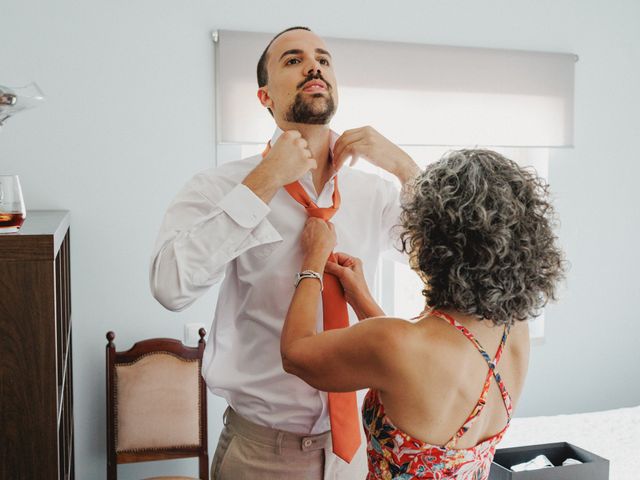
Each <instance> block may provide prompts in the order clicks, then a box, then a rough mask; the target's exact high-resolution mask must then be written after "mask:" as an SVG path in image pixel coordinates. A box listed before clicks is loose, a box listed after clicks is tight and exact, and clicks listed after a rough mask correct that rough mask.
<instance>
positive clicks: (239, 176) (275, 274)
mask: <svg viewBox="0 0 640 480" xmlns="http://www.w3.org/2000/svg"><path fill="white" fill-rule="evenodd" d="M281 133H282V132H281V131H280V130H276V133H275V134H274V137H273V138H272V140H271V143H272V144H274V143H275V142H276V140H277V138H278V136H279V135H280V134H281ZM336 138H337V135H336V134H335V133H332V141H331V148H332V149H333V145H334V143H335V140H336ZM260 161H261V156H260V155H256V156H253V157H249V158H246V159H243V160H239V161H236V162H231V163H227V164H224V165H222V166H220V167H218V168H212V169H209V170H205V171H204V172H201V173H199V174H197V175H195V176H194V177H193V178H192V179H191V180H190V181H189V182H188V183H187V184H186V185H185V186H184V188H183V189H182V190H181V191H180V192H179V193H178V195H177V196H176V197H175V199H174V200H173V202H172V203H171V205H170V206H169V208H168V210H167V213H166V215H165V217H164V220H163V223H162V227H161V229H160V233H159V235H158V238H157V241H156V245H155V249H154V254H153V258H152V263H151V271H150V282H151V290H152V292H153V295H154V297H155V298H156V299H157V300H158V301H159V302H160V303H161V304H162V305H164V306H165V307H166V308H168V309H169V310H175V311H178V310H182V309H184V308H186V307H188V306H189V305H190V304H191V303H193V302H194V301H195V300H196V299H197V298H198V297H199V296H200V295H202V294H203V293H205V292H206V291H207V290H208V289H209V288H210V287H211V286H212V285H214V284H215V283H217V282H220V281H221V280H222V285H221V287H220V292H219V297H218V302H217V306H216V310H215V314H214V317H213V323H212V325H211V329H210V333H209V339H208V342H207V346H206V349H205V353H204V360H203V367H202V372H203V376H204V378H205V380H206V382H207V385H208V386H209V388H210V389H211V391H212V392H213V393H214V394H216V395H219V396H222V397H224V398H225V399H226V400H227V402H228V403H229V405H230V406H231V407H232V408H233V409H234V410H235V411H236V412H238V413H239V414H240V415H242V416H243V417H245V418H247V419H248V420H250V421H252V422H254V423H256V424H259V425H264V426H267V427H271V428H277V429H280V430H286V431H290V432H295V433H301V434H317V433H321V432H325V431H327V430H329V428H330V425H329V412H328V408H327V395H326V393H324V392H319V391H318V390H316V389H314V388H312V387H310V386H309V385H307V384H306V383H305V382H304V381H302V380H300V379H299V378H297V377H295V376H293V375H290V374H288V373H285V371H284V370H283V369H282V360H281V357H280V333H281V330H282V324H283V322H284V318H285V316H286V313H287V310H288V308H289V303H290V302H291V298H292V297H293V293H294V285H293V284H294V280H295V274H296V273H297V272H299V271H300V267H301V266H302V259H303V254H302V249H301V245H300V237H301V233H302V230H303V227H304V224H305V222H306V220H307V213H306V212H305V209H304V208H303V207H302V206H301V205H300V204H299V203H298V202H296V201H295V200H294V199H293V198H291V197H290V196H289V194H288V193H287V192H286V190H285V189H284V188H282V189H280V190H279V191H278V192H277V193H276V195H275V196H274V197H273V199H272V200H271V202H270V203H269V205H267V204H265V203H264V202H263V201H262V200H261V199H260V198H258V197H257V196H256V195H255V194H254V193H253V192H252V191H251V190H250V189H249V188H248V187H246V186H245V185H243V184H242V183H241V182H242V180H244V178H245V177H246V176H247V175H248V174H249V172H250V171H251V170H252V169H253V168H254V167H255V166H256V165H257V164H258V163H259V162H260ZM300 182H301V183H302V185H303V186H304V188H305V189H306V191H307V192H308V193H309V195H310V197H311V199H312V200H313V201H314V202H315V203H316V204H317V205H318V206H319V207H330V206H331V205H332V194H333V189H334V182H335V179H334V177H332V178H331V180H330V181H329V182H327V183H326V185H325V186H324V189H323V190H322V192H320V194H318V193H316V191H315V188H314V186H313V182H312V178H311V173H310V172H307V173H306V174H305V175H304V176H303V177H302V178H301V179H300ZM338 188H339V190H340V195H341V197H342V203H341V205H340V208H339V210H338V212H337V213H336V214H335V216H334V217H333V218H332V219H331V222H332V223H333V224H334V225H335V230H336V234H337V247H336V249H335V251H337V252H346V253H348V254H351V255H354V256H357V257H360V258H361V259H362V261H363V264H364V272H365V276H366V279H367V282H368V283H369V285H372V284H373V281H374V275H375V269H376V266H377V262H378V258H379V254H380V253H381V252H382V251H383V250H387V249H389V248H391V247H392V243H393V241H392V237H391V233H390V231H391V228H392V227H393V226H394V225H395V224H397V223H398V218H399V213H400V207H399V192H398V189H397V187H396V186H395V185H394V184H393V183H392V182H390V181H388V180H384V179H382V178H380V177H378V176H376V175H373V174H370V173H365V172H362V171H360V170H356V169H353V168H350V167H348V166H345V167H343V168H342V169H341V170H340V172H339V173H338ZM349 320H350V322H351V323H352V324H353V323H356V322H357V321H358V320H357V317H356V316H355V314H354V312H353V311H352V310H351V308H349ZM318 328H319V329H322V309H321V305H319V306H318Z"/></svg>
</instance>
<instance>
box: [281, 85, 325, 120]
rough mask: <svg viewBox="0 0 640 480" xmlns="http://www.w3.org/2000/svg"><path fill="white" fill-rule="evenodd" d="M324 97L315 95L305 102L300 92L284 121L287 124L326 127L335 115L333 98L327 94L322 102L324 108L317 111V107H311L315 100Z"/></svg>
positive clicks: (318, 94)
mask: <svg viewBox="0 0 640 480" xmlns="http://www.w3.org/2000/svg"><path fill="white" fill-rule="evenodd" d="M319 97H325V96H324V95H323V94H321V93H316V94H313V95H312V96H311V98H310V99H308V100H305V99H304V97H303V94H302V92H298V94H297V95H296V98H295V99H294V101H293V104H292V105H291V107H290V108H289V111H288V112H287V114H286V117H285V119H286V120H287V121H288V122H294V123H304V124H308V125H326V124H327V123H329V121H330V120H331V118H332V117H333V114H334V113H336V104H335V102H334V101H333V96H332V95H331V94H330V93H327V96H326V97H325V102H324V108H322V109H321V110H318V109H317V107H315V108H314V107H313V106H312V104H313V103H315V102H316V101H317V100H316V99H317V98H319Z"/></svg>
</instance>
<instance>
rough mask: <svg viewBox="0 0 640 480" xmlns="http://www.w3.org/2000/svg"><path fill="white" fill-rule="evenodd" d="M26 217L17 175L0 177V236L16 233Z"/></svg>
mask: <svg viewBox="0 0 640 480" xmlns="http://www.w3.org/2000/svg"><path fill="white" fill-rule="evenodd" d="M26 216H27V211H26V209H25V208H24V200H23V198H22V189H21V188H20V179H19V178H18V176H17V175H0V234H2V233H15V232H17V231H18V230H19V229H20V227H21V226H22V224H23V223H24V219H25V217H26Z"/></svg>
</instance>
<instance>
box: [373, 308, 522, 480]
mask: <svg viewBox="0 0 640 480" xmlns="http://www.w3.org/2000/svg"><path fill="white" fill-rule="evenodd" d="M449 313H450V314H453V315H447V314H446V313H441V312H436V311H434V312H433V313H432V314H431V315H427V316H425V317H423V318H422V319H421V320H420V321H419V322H417V323H415V324H413V325H411V326H410V327H408V328H405V329H404V330H405V331H404V332H403V333H402V335H401V338H403V339H404V341H403V348H402V349H396V350H397V351H401V352H402V353H401V356H400V357H399V358H396V359H394V360H393V361H394V364H395V366H396V367H395V368H396V371H397V372H398V375H396V376H395V377H394V380H393V382H392V383H391V384H390V385H389V386H388V388H384V389H383V391H380V392H377V391H372V392H370V393H369V395H368V397H367V400H366V402H365V406H364V409H363V413H364V422H365V429H366V430H367V434H368V436H369V437H372V436H373V437H378V438H376V439H375V440H374V444H375V446H376V447H377V448H378V449H380V450H382V449H384V448H385V445H384V444H385V438H386V447H387V449H388V450H389V452H387V454H386V455H385V454H384V452H382V451H380V452H377V453H379V454H380V455H379V459H378V460H380V461H381V462H382V463H383V464H385V465H383V466H382V469H383V470H384V469H385V468H391V469H393V468H402V467H401V465H395V467H393V466H391V467H389V465H388V463H389V459H388V457H389V455H390V453H391V452H395V455H396V461H397V462H400V463H401V462H402V460H401V459H400V457H402V455H400V453H399V452H401V451H406V452H416V451H421V452H423V453H424V455H423V457H425V458H429V459H431V460H430V461H432V462H433V465H432V466H433V467H434V468H435V469H439V468H444V465H445V464H447V465H448V468H456V467H457V464H459V465H463V464H464V465H465V466H466V467H467V468H474V467H473V464H474V463H475V464H480V463H483V462H484V463H487V461H488V462H489V463H490V461H491V460H490V457H492V456H493V450H494V448H495V443H497V441H499V440H500V438H501V434H502V433H503V431H504V429H505V427H506V426H507V423H508V417H509V415H510V414H511V408H512V403H514V402H516V401H517V399H518V398H519V396H520V393H521V390H522V386H523V383H524V378H525V375H526V369H527V363H528V355H529V336H528V328H527V325H526V323H523V322H517V323H516V324H515V325H514V326H513V327H512V328H511V329H510V330H511V331H510V332H509V334H508V335H507V336H504V333H505V332H506V330H505V329H504V327H497V326H494V325H493V323H489V322H480V321H478V320H476V319H474V318H471V317H464V316H461V315H458V314H456V313H455V312H449ZM465 333H466V335H465ZM503 337H504V338H503ZM397 338H399V337H397V336H396V339H397ZM502 343H503V346H502V347H501V346H500V345H501V344H502ZM483 347H484V350H485V354H483V353H481V352H482V350H483ZM500 350H502V352H500ZM497 352H500V358H498V361H497V362H496V363H497V366H496V367H495V369H494V370H495V372H496V373H498V375H496V376H494V374H493V373H490V372H489V363H488V362H489V361H492V360H495V356H496V353H497ZM485 357H486V358H485ZM498 381H500V383H501V384H502V386H501V387H502V389H503V390H501V388H500V387H499V384H498ZM463 426H464V428H463ZM380 437H383V438H380ZM483 442H484V444H483V445H482V446H479V447H478V448H476V449H475V450H474V449H473V448H474V447H476V445H478V444H481V443H483ZM369 444H370V445H369V447H370V448H369V453H370V457H373V458H372V459H371V460H372V461H373V463H374V465H373V466H372V467H373V471H375V470H376V468H375V463H376V455H377V454H376V451H375V448H374V447H373V445H372V442H371V438H370V442H369ZM431 446H433V447H434V448H429V447H431ZM439 447H443V448H439ZM454 450H455V452H454ZM464 450H468V451H464ZM445 451H448V452H450V454H451V455H452V456H451V455H446V454H445V453H444V452H445ZM392 456H393V455H392ZM447 456H449V457H450V458H448V459H447V458H445V457H447ZM414 457H415V458H414ZM420 457H421V454H418V455H417V456H416V455H410V456H409V457H407V458H411V462H413V463H414V464H415V465H414V466H415V467H416V468H418V466H419V467H420V468H423V469H425V468H427V466H428V465H426V464H425V463H424V461H423V460H424V459H421V458H420ZM476 457H477V458H476ZM439 462H440V463H442V465H440V464H439ZM391 463H393V460H392V461H391ZM454 463H455V464H456V465H454ZM378 467H379V468H380V466H378ZM404 467H405V468H409V467H408V465H405V466H404ZM407 471H411V470H407ZM398 472H399V470H398V471H396V472H395V473H398ZM412 473H415V472H412ZM372 478H375V477H372ZM426 478H428V477H426Z"/></svg>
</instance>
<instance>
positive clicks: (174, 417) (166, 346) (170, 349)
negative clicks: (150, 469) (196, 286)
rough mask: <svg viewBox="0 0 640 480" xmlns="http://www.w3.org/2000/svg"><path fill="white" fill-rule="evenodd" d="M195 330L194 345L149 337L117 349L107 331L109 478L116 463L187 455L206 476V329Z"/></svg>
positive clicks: (111, 479)
mask: <svg viewBox="0 0 640 480" xmlns="http://www.w3.org/2000/svg"><path fill="white" fill-rule="evenodd" d="M199 334H200V341H199V342H198V346H197V347H187V346H185V345H184V344H183V343H182V342H180V341H179V340H175V339H172V338H152V339H149V340H144V341H141V342H137V343H136V344H135V345H134V346H133V347H132V348H131V349H129V350H126V351H122V352H117V351H116V347H115V344H114V343H113V340H114V338H115V334H114V333H113V332H108V333H107V340H108V344H107V347H106V363H107V480H116V479H117V466H118V464H120V463H133V462H146V461H151V460H168V459H177V458H189V457H198V461H199V478H200V479H201V480H206V479H207V478H208V467H209V455H208V446H207V389H206V385H205V382H204V379H203V378H202V374H201V369H202V355H203V353H204V347H205V341H204V336H205V334H206V332H205V330H204V328H201V329H200V331H199Z"/></svg>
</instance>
